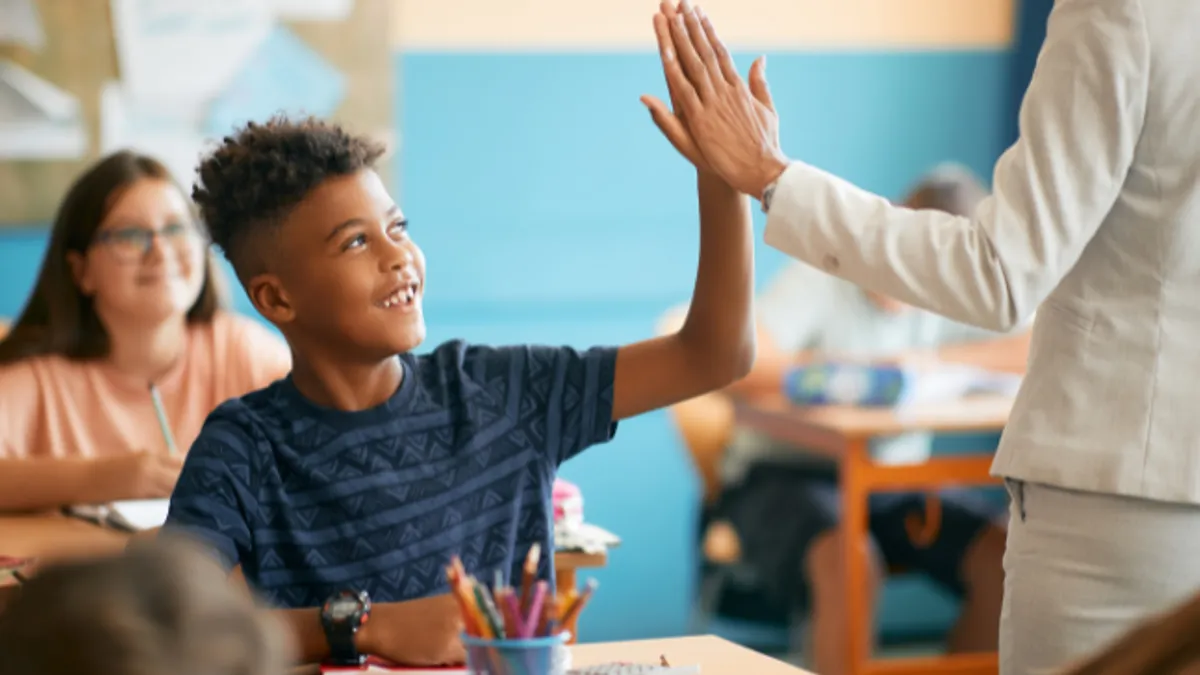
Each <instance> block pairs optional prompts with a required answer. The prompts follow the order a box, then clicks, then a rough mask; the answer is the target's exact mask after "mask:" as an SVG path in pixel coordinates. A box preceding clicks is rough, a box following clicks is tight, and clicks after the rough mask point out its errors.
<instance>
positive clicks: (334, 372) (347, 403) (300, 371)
mask: <svg viewBox="0 0 1200 675" xmlns="http://www.w3.org/2000/svg"><path fill="white" fill-rule="evenodd" d="M292 359H293V364H292V384H293V385H295V387H296V389H297V390H298V391H299V392H300V394H301V395H303V396H304V398H307V399H308V400H309V401H312V402H313V403H316V404H317V405H319V406H323V407H325V408H332V409H334V410H342V411H346V412H355V411H359V410H369V409H371V408H374V407H376V406H379V405H383V403H385V402H386V401H387V400H388V399H389V398H391V397H392V395H393V394H395V393H396V390H397V389H399V388H400V383H401V382H402V381H403V380H404V366H403V365H402V364H401V363H400V358H399V357H395V356H393V357H391V358H388V359H385V360H383V361H378V362H375V363H371V364H363V363H348V362H345V361H337V362H335V361H332V360H329V359H324V358H320V357H316V358H313V357H310V356H308V355H304V356H301V355H300V354H297V353H295V352H293V354H292Z"/></svg>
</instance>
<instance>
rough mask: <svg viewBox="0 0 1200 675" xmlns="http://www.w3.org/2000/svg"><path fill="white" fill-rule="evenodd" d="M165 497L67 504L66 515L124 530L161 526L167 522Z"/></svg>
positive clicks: (166, 501) (135, 530) (167, 501)
mask: <svg viewBox="0 0 1200 675" xmlns="http://www.w3.org/2000/svg"><path fill="white" fill-rule="evenodd" d="M169 505H170V501H169V500H166V499H129V500H125V501H120V502H113V503H112V504H94V505H77V506H68V507H67V508H66V509H64V511H65V512H66V514H67V515H69V516H72V517H75V518H81V519H83V520H87V521H89V522H93V523H96V524H97V525H103V526H105V527H111V528H114V529H118V530H125V531H126V532H141V531H143V530H153V529H154V528H156V527H162V526H163V523H165V522H167V509H168V507H169Z"/></svg>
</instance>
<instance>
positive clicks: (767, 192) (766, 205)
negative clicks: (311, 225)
mask: <svg viewBox="0 0 1200 675" xmlns="http://www.w3.org/2000/svg"><path fill="white" fill-rule="evenodd" d="M777 187H779V179H778V178H776V179H775V180H773V181H771V184H770V185H768V186H767V187H766V188H765V189H763V193H762V198H761V199H760V200H759V202H761V204H762V210H763V213H770V212H771V202H772V201H773V200H774V199H775V188H777Z"/></svg>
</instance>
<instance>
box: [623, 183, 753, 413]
mask: <svg viewBox="0 0 1200 675" xmlns="http://www.w3.org/2000/svg"><path fill="white" fill-rule="evenodd" d="M696 182H697V188H698V191H699V198H700V263H699V265H698V267H697V271H696V286H695V290H694V291H693V293H692V302H691V304H690V305H689V308H688V313H687V318H686V319H685V320H684V322H683V326H682V327H680V329H679V330H678V331H676V332H675V333H673V334H671V335H666V336H663V337H658V338H654V339H651V340H645V341H642V342H636V343H634V344H630V345H625V346H624V347H621V348H620V350H619V351H618V352H617V363H616V375H615V381H614V384H613V415H612V416H613V419H614V420H621V419H625V418H627V417H633V416H634V415H639V414H641V413H644V412H647V411H650V410H655V409H658V408H662V407H664V406H668V405H671V404H673V403H677V402H679V401H683V400H686V399H689V398H692V397H694V396H698V395H700V394H703V393H705V392H707V391H712V390H714V389H720V388H722V387H725V386H726V385H728V384H730V383H731V382H733V381H735V380H737V379H739V378H741V377H742V376H744V375H745V374H746V373H747V372H749V371H750V367H751V365H752V364H753V363H754V313H753V310H754V299H753V294H754V231H753V228H752V227H751V220H750V203H749V200H748V198H746V197H743V196H741V195H739V194H738V193H737V192H736V191H735V190H733V189H732V188H730V187H729V186H727V185H726V184H725V183H724V182H723V181H722V180H721V179H720V178H716V177H714V176H712V175H709V174H706V173H700V174H698V176H697V181H696Z"/></svg>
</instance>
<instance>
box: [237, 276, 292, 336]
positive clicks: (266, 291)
mask: <svg viewBox="0 0 1200 675" xmlns="http://www.w3.org/2000/svg"><path fill="white" fill-rule="evenodd" d="M246 295H248V296H250V302H251V303H253V304H254V309H257V310H258V313H259V314H262V315H263V318H265V319H266V320H267V321H270V322H271V323H273V324H275V325H277V326H281V325H283V324H286V323H291V322H292V321H293V320H294V319H295V318H296V311H295V309H293V307H292V303H291V301H290V299H289V298H288V294H287V291H286V290H284V288H283V284H282V283H280V282H279V277H277V276H275V275H274V274H266V273H264V274H259V275H258V276H256V277H254V278H252V279H250V281H249V282H248V283H247V284H246Z"/></svg>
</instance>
